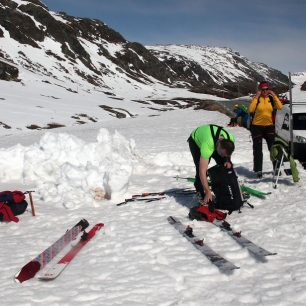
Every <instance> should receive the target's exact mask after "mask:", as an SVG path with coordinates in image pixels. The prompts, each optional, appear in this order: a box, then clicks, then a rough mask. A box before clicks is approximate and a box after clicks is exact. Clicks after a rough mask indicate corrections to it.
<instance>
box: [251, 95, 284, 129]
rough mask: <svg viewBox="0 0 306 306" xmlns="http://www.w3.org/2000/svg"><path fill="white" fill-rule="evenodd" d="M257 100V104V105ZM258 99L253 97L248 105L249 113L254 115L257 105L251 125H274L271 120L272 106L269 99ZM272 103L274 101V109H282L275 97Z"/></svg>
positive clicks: (280, 103)
mask: <svg viewBox="0 0 306 306" xmlns="http://www.w3.org/2000/svg"><path fill="white" fill-rule="evenodd" d="M258 99H259V103H258V105H257V102H258ZM258 99H257V97H256V96H255V97H254V98H253V99H252V101H251V103H250V105H249V113H254V111H255V108H256V105H257V108H256V112H255V117H254V118H253V121H252V124H254V125H264V126H269V125H273V124H274V123H273V120H272V113H273V106H272V104H271V102H270V99H269V97H268V96H267V97H262V96H260V97H259V98H258ZM273 101H274V109H282V108H283V104H282V102H281V101H280V100H279V98H278V97H277V96H273Z"/></svg>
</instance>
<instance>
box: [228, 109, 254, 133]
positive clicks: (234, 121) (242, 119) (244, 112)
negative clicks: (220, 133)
mask: <svg viewBox="0 0 306 306" xmlns="http://www.w3.org/2000/svg"><path fill="white" fill-rule="evenodd" d="M234 113H235V115H236V117H233V118H231V120H230V123H229V124H228V126H237V125H239V126H242V127H244V128H247V127H248V120H249V114H248V109H247V107H246V106H245V105H244V104H241V105H238V104H236V105H235V106H234Z"/></svg>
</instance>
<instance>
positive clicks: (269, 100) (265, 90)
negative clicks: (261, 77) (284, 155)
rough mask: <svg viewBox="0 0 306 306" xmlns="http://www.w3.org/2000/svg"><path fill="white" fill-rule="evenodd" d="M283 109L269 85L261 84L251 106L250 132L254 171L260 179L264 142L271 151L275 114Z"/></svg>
mask: <svg viewBox="0 0 306 306" xmlns="http://www.w3.org/2000/svg"><path fill="white" fill-rule="evenodd" d="M282 108H283V104H282V103H281V101H280V100H279V98H278V97H277V95H276V94H275V93H274V92H273V91H272V90H270V89H269V83H268V82H266V81H263V82H260V84H259V86H258V91H257V92H256V96H254V98H253V99H252V101H251V103H250V105H249V113H250V115H251V117H252V121H251V126H250V130H251V135H252V140H253V158H254V159H253V170H254V172H255V173H256V175H257V177H258V178H262V162H263V154H262V140H263V139H265V140H266V142H267V145H268V149H269V151H270V149H271V146H272V144H273V142H274V138H275V126H274V117H275V113H274V112H275V110H276V109H282Z"/></svg>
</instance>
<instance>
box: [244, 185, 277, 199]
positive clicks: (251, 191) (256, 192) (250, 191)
mask: <svg viewBox="0 0 306 306" xmlns="http://www.w3.org/2000/svg"><path fill="white" fill-rule="evenodd" d="M240 188H241V191H242V192H246V193H248V194H250V195H253V196H255V197H258V198H264V197H265V196H267V195H269V194H271V192H262V191H259V190H257V189H254V188H251V187H248V186H245V185H243V184H242V185H240Z"/></svg>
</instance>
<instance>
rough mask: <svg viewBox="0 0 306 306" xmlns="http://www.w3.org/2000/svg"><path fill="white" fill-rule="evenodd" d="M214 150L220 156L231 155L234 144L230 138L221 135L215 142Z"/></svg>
mask: <svg viewBox="0 0 306 306" xmlns="http://www.w3.org/2000/svg"><path fill="white" fill-rule="evenodd" d="M216 150H217V153H218V154H219V155H220V156H221V157H231V155H232V153H233V152H234V150H235V144H234V143H233V142H232V141H231V140H228V139H224V138H222V137H221V138H219V140H218V142H217V147H216Z"/></svg>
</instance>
